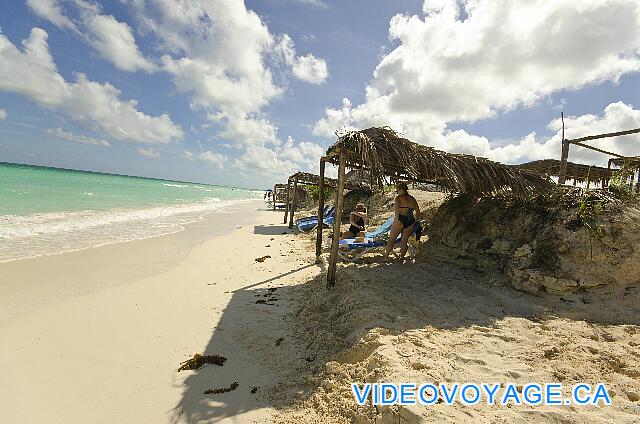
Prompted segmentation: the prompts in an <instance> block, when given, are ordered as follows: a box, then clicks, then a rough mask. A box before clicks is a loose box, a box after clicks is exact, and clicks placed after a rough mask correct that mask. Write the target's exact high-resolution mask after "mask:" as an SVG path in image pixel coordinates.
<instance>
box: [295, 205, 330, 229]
mask: <svg viewBox="0 0 640 424" xmlns="http://www.w3.org/2000/svg"><path fill="white" fill-rule="evenodd" d="M335 209H336V208H335V207H333V206H331V207H329V206H327V207H325V208H324V216H323V218H322V222H323V224H324V225H333V220H334V216H333V213H334V211H335ZM296 225H297V226H298V229H299V230H300V231H302V232H303V233H306V232H307V231H311V230H313V229H314V228H316V227H317V226H318V217H317V216H308V217H305V218H300V219H298V220H296Z"/></svg>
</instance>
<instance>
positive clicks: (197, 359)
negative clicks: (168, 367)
mask: <svg viewBox="0 0 640 424" xmlns="http://www.w3.org/2000/svg"><path fill="white" fill-rule="evenodd" d="M226 360H227V358H225V357H224V356H220V355H202V354H200V353H196V354H195V355H193V358H190V359H187V360H186V361H184V362H181V363H180V368H178V371H184V370H197V369H198V368H200V367H201V366H203V365H204V364H214V365H218V366H222V365H223V364H224V361H226Z"/></svg>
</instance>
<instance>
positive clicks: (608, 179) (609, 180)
mask: <svg viewBox="0 0 640 424" xmlns="http://www.w3.org/2000/svg"><path fill="white" fill-rule="evenodd" d="M612 160H613V159H609V162H608V163H607V187H609V182H611V161H612Z"/></svg>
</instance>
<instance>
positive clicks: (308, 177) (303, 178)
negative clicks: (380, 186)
mask: <svg viewBox="0 0 640 424" xmlns="http://www.w3.org/2000/svg"><path fill="white" fill-rule="evenodd" d="M296 178H297V179H298V184H302V185H314V186H318V185H320V175H315V174H310V173H308V172H296V173H295V174H293V175H291V176H290V177H289V180H288V181H289V184H292V183H293V181H294V179H296ZM324 185H325V187H331V188H336V187H338V180H335V179H333V178H328V177H324ZM285 186H286V185H285ZM344 188H346V189H347V190H358V189H359V190H368V189H369V188H368V187H367V186H366V185H365V184H362V183H358V182H348V181H345V185H344Z"/></svg>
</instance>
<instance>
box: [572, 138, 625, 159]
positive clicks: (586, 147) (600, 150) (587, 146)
mask: <svg viewBox="0 0 640 424" xmlns="http://www.w3.org/2000/svg"><path fill="white" fill-rule="evenodd" d="M567 141H568V142H569V143H571V144H575V145H576V146H580V147H584V148H585V149H590V150H595V151H596V152H600V153H604V154H605V155H610V156H615V157H617V158H624V156H622V155H619V154H617V153H611V152H607V151H606V150H602V149H598V148H597V147H593V146H589V145H587V144H582V143H580V142H577V141H571V140H567Z"/></svg>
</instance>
